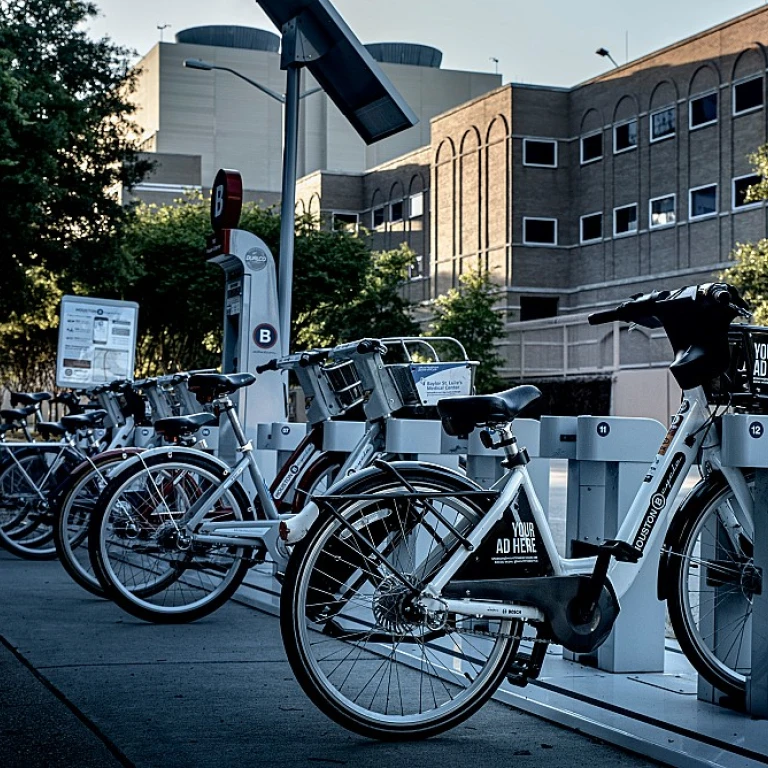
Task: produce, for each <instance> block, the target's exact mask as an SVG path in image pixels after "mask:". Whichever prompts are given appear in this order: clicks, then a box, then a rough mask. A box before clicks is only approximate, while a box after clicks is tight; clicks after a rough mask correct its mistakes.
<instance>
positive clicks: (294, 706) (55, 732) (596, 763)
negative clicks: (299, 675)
mask: <svg viewBox="0 0 768 768" xmlns="http://www.w3.org/2000/svg"><path fill="white" fill-rule="evenodd" d="M0 590H1V591H0V595H1V597H0V766H3V768H37V766H41V767H43V766H44V767H45V768H49V767H52V766H73V767H75V766H76V767H77V768H80V767H81V766H83V767H86V768H90V766H105V767H107V766H109V767H111V766H118V765H123V766H141V767H142V768H143V767H144V766H146V767H147V768H166V767H167V768H176V767H177V766H178V768H182V767H183V768H197V767H198V766H199V767H200V768H207V767H208V766H210V767H211V768H214V767H215V768H226V766H230V765H232V766H235V765H237V766H243V768H246V767H247V766H256V765H259V766H260V765H265V766H269V768H283V767H285V768H289V767H290V768H297V766H310V765H319V766H322V765H348V766H361V767H362V766H366V768H390V767H391V768H395V767H398V768H399V766H402V765H404V764H410V765H412V766H418V768H452V767H453V766H456V767H457V768H458V766H462V767H463V768H466V766H474V765H477V764H478V760H480V761H481V764H482V766H483V768H493V766H509V765H514V766H515V768H527V767H528V766H530V767H531V768H533V767H538V766H552V767H553V768H554V767H558V766H562V767H563V768H565V767H566V766H568V768H571V766H580V765H585V766H590V768H599V767H600V766H612V767H614V766H620V767H623V766H647V765H652V764H653V763H650V762H649V761H647V760H645V759H643V758H640V757H635V756H634V755H630V754H628V753H626V752H623V751H621V750H620V749H617V748H615V747H612V746H609V745H607V744H604V743H602V742H599V741H596V740H594V739H592V738H590V737H587V736H583V735H580V734H578V733H575V732H572V731H568V730H564V729H561V728H559V727H558V726H554V725H551V724H549V723H546V722H544V721H542V720H539V719H538V718H535V717H533V716H530V715H526V714H523V713H521V712H519V711H516V710H514V709H510V708H508V707H506V706H504V705H502V704H498V703H494V702H491V703H489V704H487V705H486V706H485V707H484V708H483V709H482V710H481V711H480V712H479V713H478V714H477V715H475V716H474V717H473V718H471V719H470V720H468V721H467V722H466V723H464V724H463V725H461V726H459V727H458V728H456V729H454V730H453V731H450V732H449V733H447V734H444V735H443V736H440V737H437V738H434V739H430V740H428V741H425V742H417V743H402V744H380V743H377V742H372V741H368V740H366V739H363V738H360V737H357V736H355V735H354V734H350V733H348V732H347V731H345V730H344V729H342V728H340V727H338V726H336V725H335V724H334V723H333V722H331V721H330V720H328V719H327V718H326V717H325V716H324V715H323V714H322V713H321V712H319V711H318V710H317V709H316V708H315V707H314V705H312V704H311V703H310V702H309V700H308V699H307V698H306V697H305V696H304V694H303V692H302V691H301V689H300V688H299V686H298V685H297V684H296V682H295V681H294V679H293V676H292V674H291V671H290V668H289V666H288V662H287V660H286V658H285V654H284V651H283V647H282V642H281V639H280V631H279V626H278V622H277V619H276V618H274V617H273V616H269V615H267V614H264V613H260V612H259V611H255V610H252V609H250V608H247V607H245V606H243V605H239V604H236V603H230V604H228V605H226V606H225V607H224V608H222V609H221V610H219V611H218V612H216V613H214V614H213V615H212V616H210V617H208V618H207V619H205V620H203V621H200V622H198V623H196V624H191V625H181V626H157V625H150V624H144V623H142V622H140V621H138V620H136V619H134V618H132V617H131V616H129V615H127V614H125V613H123V612H122V611H121V610H120V609H119V608H117V607H116V606H114V605H112V604H111V603H108V602H105V601H102V600H98V599H96V598H94V597H92V596H90V595H88V594H87V593H85V592H83V591H82V590H81V589H80V588H79V587H77V586H76V585H75V584H74V583H73V582H71V581H70V580H69V577H68V576H67V575H66V573H65V572H64V570H63V569H62V568H61V566H60V565H59V564H58V563H57V562H44V563H30V562H25V561H22V560H17V559H15V558H13V557H12V556H10V555H8V554H6V553H4V552H2V551H0Z"/></svg>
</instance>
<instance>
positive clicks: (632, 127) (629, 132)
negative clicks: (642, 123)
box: [613, 120, 637, 155]
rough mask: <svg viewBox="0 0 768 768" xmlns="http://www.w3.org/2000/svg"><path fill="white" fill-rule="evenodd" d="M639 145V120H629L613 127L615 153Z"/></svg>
mask: <svg viewBox="0 0 768 768" xmlns="http://www.w3.org/2000/svg"><path fill="white" fill-rule="evenodd" d="M636 146H637V120H629V121H628V122H626V123H621V125H615V126H614V127H613V153H614V154H615V155H618V154H619V152H626V151H627V150H628V149H634V148H635V147H636Z"/></svg>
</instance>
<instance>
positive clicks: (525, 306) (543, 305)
mask: <svg viewBox="0 0 768 768" xmlns="http://www.w3.org/2000/svg"><path fill="white" fill-rule="evenodd" d="M557 304H558V298H557V296H521V297H520V320H521V321H524V320H541V319H543V318H545V317H557Z"/></svg>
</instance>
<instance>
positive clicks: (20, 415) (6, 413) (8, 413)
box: [0, 405, 35, 421]
mask: <svg viewBox="0 0 768 768" xmlns="http://www.w3.org/2000/svg"><path fill="white" fill-rule="evenodd" d="M34 412H35V406H34V405H25V406H24V407H23V408H3V410H2V411H0V417H1V418H3V419H4V420H5V421H26V419H27V416H31V415H32V414H33V413H34Z"/></svg>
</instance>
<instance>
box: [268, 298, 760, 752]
mask: <svg viewBox="0 0 768 768" xmlns="http://www.w3.org/2000/svg"><path fill="white" fill-rule="evenodd" d="M739 314H741V315H746V314H747V313H746V312H745V304H744V302H743V301H742V299H741V298H740V297H739V295H738V293H737V292H736V290H735V289H734V288H732V287H729V286H727V285H725V284H709V285H703V286H692V287H688V288H684V289H680V290H677V291H674V292H669V291H661V292H654V293H651V294H648V295H644V296H640V297H636V298H634V299H632V300H629V301H627V302H625V303H623V304H622V305H620V306H619V307H617V308H616V309H615V310H609V311H605V312H598V313H595V314H593V315H591V316H590V318H589V321H590V323H592V324H599V323H607V322H616V321H625V322H631V323H635V324H639V325H643V326H646V327H651V328H656V327H660V326H663V327H664V330H665V331H666V333H667V336H668V338H669V340H670V342H671V345H672V349H673V351H674V354H675V360H674V362H673V363H672V365H671V366H670V370H671V372H672V373H673V375H674V376H675V378H676V379H677V381H678V383H679V384H680V386H681V388H682V390H683V398H682V403H681V406H680V409H679V411H678V413H677V415H676V416H675V417H674V418H673V420H672V424H671V427H670V429H669V432H668V433H667V435H666V438H665V440H664V442H663V443H662V445H661V446H660V448H659V452H658V455H657V457H656V459H655V461H654V462H653V464H652V465H651V466H650V468H649V471H648V474H647V475H646V477H645V479H644V481H643V482H642V484H641V487H640V488H639V489H638V492H637V495H636V497H635V500H634V502H633V503H632V506H631V508H630V510H629V512H628V514H627V516H626V518H625V520H624V523H623V524H622V526H621V528H620V530H619V532H618V534H617V537H616V539H615V540H612V541H604V542H602V543H600V544H593V545H587V544H584V543H581V545H580V547H579V550H578V551H574V552H573V557H568V558H563V557H561V556H560V555H559V554H558V552H557V550H556V548H555V544H554V541H553V538H552V535H551V532H550V529H549V526H548V523H547V520H546V517H545V514H544V511H543V509H542V506H541V503H540V502H539V500H538V498H537V497H536V493H535V490H534V488H533V485H532V483H531V480H530V476H529V474H528V470H527V467H526V465H527V464H528V456H527V453H526V451H525V449H524V448H520V447H519V446H518V445H517V442H516V439H515V436H514V432H513V422H514V419H515V418H516V417H517V416H519V415H520V414H521V413H523V412H524V411H525V409H526V408H527V407H529V406H531V405H532V404H533V403H534V402H535V401H536V400H537V398H538V397H539V396H540V392H539V391H538V390H537V389H536V388H535V387H532V386H519V387H516V388H514V389H511V390H508V391H506V392H502V393H499V394H496V395H488V396H480V397H468V398H454V399H448V400H443V401H441V402H440V403H439V404H438V410H439V411H440V415H441V418H442V420H443V425H444V428H445V430H446V431H447V432H448V433H449V434H454V435H456V434H467V433H469V432H471V431H473V430H474V429H476V428H478V427H480V428H482V432H481V437H482V440H483V443H484V444H485V445H486V446H487V447H493V448H502V449H503V450H504V453H505V458H504V460H503V462H502V463H503V466H504V467H505V469H506V473H505V475H504V476H503V478H502V479H501V480H500V481H499V482H498V483H496V484H495V485H494V486H493V488H491V489H490V491H489V490H484V489H482V488H480V487H479V486H477V485H476V484H475V483H473V482H472V481H471V480H469V479H468V478H466V477H463V476H461V475H459V474H457V473H455V472H451V471H449V470H447V469H445V468H443V467H438V466H436V465H432V464H425V463H421V462H405V463H387V462H376V465H375V466H374V467H372V468H369V469H367V470H365V471H363V472H361V473H360V474H359V475H357V476H355V477H354V478H352V479H350V480H348V481H346V482H344V483H339V484H337V485H336V486H334V487H333V488H332V489H331V490H330V492H329V493H328V494H326V495H324V496H319V497H316V498H315V500H314V502H313V503H311V504H309V505H308V506H307V508H306V509H305V510H304V511H303V512H302V513H301V514H300V515H298V516H297V517H296V518H294V519H293V520H290V521H283V522H282V524H281V532H282V537H283V539H284V541H285V542H286V543H288V544H290V543H295V548H294V551H293V553H292V556H291V558H290V561H289V563H288V568H287V571H286V574H285V580H284V584H283V590H282V595H281V608H280V616H281V629H282V635H283V642H284V644H285V648H286V652H287V654H288V658H289V661H290V663H291V667H292V669H293V671H294V673H295V674H296V677H297V680H298V681H299V683H300V684H301V686H302V688H303V689H304V691H305V692H306V693H307V695H308V696H309V697H310V698H311V700H312V701H313V702H314V703H315V704H316V705H317V706H318V707H320V708H321V709H322V711H323V712H325V713H326V714H327V715H329V716H330V717H331V718H333V719H334V720H335V721H337V722H338V723H340V724H342V725H343V726H345V727H347V728H349V729H351V730H353V731H356V732H357V733H361V734H363V735H366V736H371V737H374V738H380V739H414V738H423V737H427V736H430V735H434V734H436V733H440V732H441V731H444V730H446V729H448V728H451V727H453V726H455V725H457V724H458V723H460V722H462V721H463V720H464V719H465V718H467V717H469V716H470V715H471V714H472V713H474V712H475V711H476V710H477V709H478V708H479V707H480V706H481V705H482V704H483V703H484V702H485V701H486V700H487V699H488V698H489V697H490V696H491V695H492V694H493V693H494V692H495V690H496V689H497V688H498V686H499V685H500V684H501V683H502V682H503V681H504V680H508V681H509V682H511V683H513V684H515V685H525V684H526V683H527V682H528V680H530V679H532V678H535V677H537V676H538V674H539V672H540V670H541V666H542V663H543V661H544V657H545V653H546V648H547V646H548V645H549V644H550V643H556V644H559V645H562V646H563V648H565V649H567V650H570V651H574V652H577V653H586V652H591V651H592V650H594V649H595V648H597V647H598V646H599V645H600V644H601V643H602V642H603V641H604V640H605V639H606V638H607V636H608V634H609V633H610V631H611V628H612V626H613V623H614V621H615V619H616V616H617V615H618V612H619V609H620V603H619V601H620V599H621V597H622V595H624V594H625V592H626V591H627V590H628V589H629V587H630V586H631V585H632V583H633V581H634V578H635V577H636V575H637V573H638V570H639V561H640V560H641V558H642V557H643V554H644V552H645V551H646V550H651V549H654V548H656V547H658V546H660V539H661V537H662V531H663V530H664V529H665V527H666V526H665V524H664V523H665V521H666V518H667V517H668V516H669V515H670V512H671V510H673V509H675V501H676V499H677V496H678V494H679V492H680V489H681V486H682V484H683V481H684V479H685V477H686V475H687V473H688V470H689V469H690V468H691V467H692V466H693V465H694V464H695V463H698V465H699V467H700V469H701V472H702V480H701V481H700V483H699V484H698V485H697V486H696V488H695V489H694V490H693V492H692V493H691V494H690V495H689V496H688V497H687V499H686V500H685V501H684V503H683V504H682V505H681V506H680V507H679V509H678V510H677V511H676V512H675V514H674V516H673V517H672V520H671V525H670V527H669V531H668V533H667V535H666V538H665V539H664V542H663V545H661V546H662V552H663V557H662V561H661V566H660V573H659V595H658V596H659V597H660V598H661V599H667V600H668V604H669V611H670V615H671V618H672V624H673V627H674V629H675V633H676V635H677V638H678V640H679V642H680V646H681V649H682V650H683V652H684V653H685V655H686V656H687V657H688V658H689V660H690V661H691V663H692V664H693V665H694V667H695V668H696V669H697V670H698V671H699V673H700V674H701V675H702V676H704V677H705V678H706V679H707V680H708V681H709V682H710V683H711V684H712V685H714V686H715V687H717V688H718V689H720V690H722V691H724V692H726V693H729V694H730V695H732V696H733V697H735V698H737V697H739V696H741V697H743V695H744V690H745V681H746V676H747V675H748V674H749V664H750V662H749V656H748V651H747V645H748V643H745V642H744V639H745V637H746V636H748V635H747V633H748V632H749V631H750V626H751V622H750V609H751V598H752V595H753V594H755V593H757V592H758V591H759V590H760V589H762V574H761V573H759V572H758V571H757V570H756V569H755V567H754V565H753V562H752V552H753V545H752V540H753V537H754V525H753V514H752V504H753V500H752V498H753V497H752V493H751V491H750V482H751V478H750V475H749V474H748V473H747V474H745V473H742V471H741V470H738V469H733V468H728V467H725V466H723V465H722V462H721V461H720V443H719V424H720V415H721V412H722V411H719V410H717V408H714V409H713V408H712V407H711V404H712V403H715V404H716V405H721V404H722V405H725V404H730V405H732V406H734V407H738V408H739V409H742V410H745V411H747V412H749V411H751V412H755V410H758V409H759V408H760V403H759V399H758V398H757V397H756V396H755V395H754V394H753V392H752V391H751V390H750V388H749V387H748V386H746V387H745V386H743V380H744V375H745V373H744V371H745V370H746V371H749V370H750V368H749V345H746V347H745V346H744V345H742V346H741V347H740V349H741V350H742V352H741V353H740V354H741V362H739V359H738V358H736V357H732V354H731V347H730V345H729V326H730V323H731V321H732V320H733V319H734V318H735V317H736V316H737V315H739ZM734 328H735V329H737V330H736V331H735V332H734V333H736V334H742V335H743V334H748V333H749V331H748V330H747V331H745V330H744V328H745V327H744V326H741V327H740V326H734ZM739 329H741V330H739ZM763 330H764V329H763ZM713 381H716V384H713ZM725 594H728V595H730V596H731V607H732V608H733V605H734V602H735V601H737V600H738V601H740V603H741V606H742V612H741V616H740V617H739V619H738V621H734V622H733V624H731V625H730V626H729V627H727V628H722V627H721V632H720V634H719V635H717V636H710V635H708V633H707V629H706V628H707V626H708V624H707V617H706V615H705V613H706V611H707V610H708V609H707V608H705V607H704V606H708V605H711V604H712V602H713V599H714V600H717V599H719V598H720V597H721V596H723V595H725ZM700 606H701V607H700ZM526 630H527V634H525V637H526V638H529V637H530V636H531V634H532V635H533V639H532V647H531V648H530V650H528V651H523V650H522V649H521V641H522V640H523V637H524V633H525V632H526Z"/></svg>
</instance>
